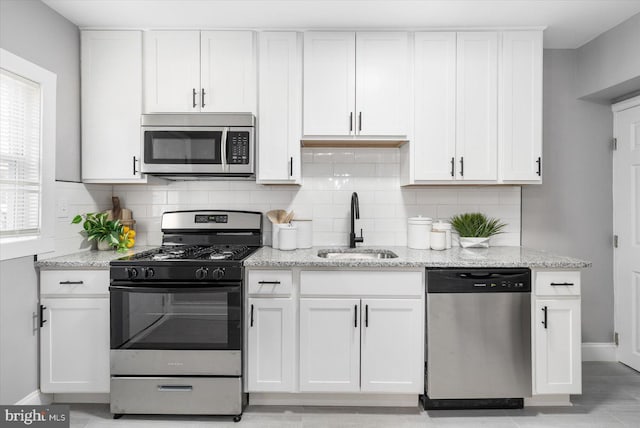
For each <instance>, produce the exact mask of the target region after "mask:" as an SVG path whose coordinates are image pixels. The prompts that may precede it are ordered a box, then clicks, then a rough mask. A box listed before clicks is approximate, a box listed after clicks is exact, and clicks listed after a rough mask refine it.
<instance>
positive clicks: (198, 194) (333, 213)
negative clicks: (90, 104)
mask: <svg viewBox="0 0 640 428" xmlns="http://www.w3.org/2000/svg"><path fill="white" fill-rule="evenodd" d="M302 162H303V165H302V181H303V184H302V186H294V185H284V186H266V185H259V184H256V183H255V182H253V181H186V182H180V181H175V182H169V181H167V182H164V181H162V180H156V181H154V183H153V184H148V185H138V184H136V185H125V184H122V185H116V186H110V185H82V184H76V183H56V187H57V189H56V190H57V191H58V195H59V197H58V199H63V198H64V199H68V200H69V209H70V217H73V215H75V214H76V213H82V212H91V211H100V210H105V209H108V208H110V206H111V196H112V195H115V196H119V197H120V199H121V202H122V205H123V206H124V207H126V208H129V209H131V210H133V214H134V218H135V219H136V220H137V221H138V223H137V225H136V227H137V232H138V235H137V243H138V244H139V245H157V244H160V242H161V239H162V233H161V231H160V218H161V215H162V213H163V212H165V211H175V210H180V209H235V210H250V211H260V212H263V213H264V212H266V211H269V210H272V209H287V210H293V211H295V213H296V217H298V218H309V219H313V230H314V236H313V240H314V245H320V246H329V245H347V244H348V236H347V235H348V231H349V227H350V224H349V212H350V202H351V193H352V192H354V191H356V192H358V197H359V201H360V217H361V218H360V219H359V220H356V230H357V231H358V233H359V230H360V228H362V229H363V231H364V244H365V245H376V246H384V245H406V242H407V237H406V234H407V233H406V230H407V217H415V216H418V215H422V216H426V217H432V218H434V219H436V218H445V219H446V218H449V217H451V216H452V215H455V214H459V213H462V212H476V211H479V212H483V213H485V214H487V215H488V216H490V217H498V218H500V219H501V220H502V221H504V222H505V223H507V227H506V228H505V233H503V234H501V235H498V236H496V237H494V238H492V241H491V242H492V245H520V198H521V189H520V187H519V186H499V187H498V186H467V187H463V186H437V187H434V186H421V187H412V188H402V187H400V182H399V171H400V156H399V151H398V150H397V149H392V148H363V149H337V148H336V149H334V148H330V149H326V148H313V149H311V148H305V149H303V150H302ZM70 221H71V219H70V218H69V219H65V220H62V219H59V220H58V222H57V223H58V228H57V230H56V237H57V240H56V242H57V244H58V245H59V247H60V248H61V249H62V250H63V251H66V252H71V251H77V250H79V249H81V248H82V245H85V246H86V242H83V239H82V236H81V235H80V234H79V232H80V226H77V225H69V224H68V223H69V222H70ZM264 228H265V239H264V241H265V243H267V244H270V242H271V235H270V234H271V224H270V222H269V221H268V220H267V219H266V217H265V218H264ZM61 254H62V253H61Z"/></svg>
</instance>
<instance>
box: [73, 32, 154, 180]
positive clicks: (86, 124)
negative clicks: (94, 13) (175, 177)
mask: <svg viewBox="0 0 640 428" xmlns="http://www.w3.org/2000/svg"><path fill="white" fill-rule="evenodd" d="M81 57H82V61H81V68H82V70H81V74H82V180H83V181H85V182H98V183H100V182H103V183H104V182H137V181H141V176H140V171H139V168H136V164H137V161H139V160H140V114H141V113H142V33H141V32H140V31H83V32H82V33H81Z"/></svg>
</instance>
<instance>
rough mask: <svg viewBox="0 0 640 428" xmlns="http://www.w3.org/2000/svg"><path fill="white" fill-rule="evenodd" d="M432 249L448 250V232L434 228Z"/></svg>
mask: <svg viewBox="0 0 640 428" xmlns="http://www.w3.org/2000/svg"><path fill="white" fill-rule="evenodd" d="M430 235H431V249H432V250H438V251H440V250H446V249H447V234H446V232H444V231H441V230H432V231H431V233H430Z"/></svg>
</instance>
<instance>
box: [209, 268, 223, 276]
mask: <svg viewBox="0 0 640 428" xmlns="http://www.w3.org/2000/svg"><path fill="white" fill-rule="evenodd" d="M211 275H212V276H213V279H222V278H223V277H224V269H223V268H216V269H215V270H214V271H213V272H211Z"/></svg>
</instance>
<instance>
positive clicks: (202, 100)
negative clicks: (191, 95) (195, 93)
mask: <svg viewBox="0 0 640 428" xmlns="http://www.w3.org/2000/svg"><path fill="white" fill-rule="evenodd" d="M205 94H206V92H205V91H204V88H202V95H201V96H200V102H201V106H202V108H204V96H205Z"/></svg>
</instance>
